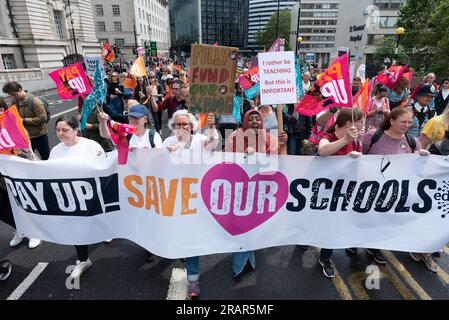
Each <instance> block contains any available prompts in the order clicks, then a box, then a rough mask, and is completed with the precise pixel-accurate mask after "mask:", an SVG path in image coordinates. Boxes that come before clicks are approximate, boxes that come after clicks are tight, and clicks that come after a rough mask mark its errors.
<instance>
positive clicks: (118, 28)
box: [114, 21, 122, 32]
mask: <svg viewBox="0 0 449 320" xmlns="http://www.w3.org/2000/svg"><path fill="white" fill-rule="evenodd" d="M114 29H115V31H118V32H122V23H121V22H120V21H114Z"/></svg>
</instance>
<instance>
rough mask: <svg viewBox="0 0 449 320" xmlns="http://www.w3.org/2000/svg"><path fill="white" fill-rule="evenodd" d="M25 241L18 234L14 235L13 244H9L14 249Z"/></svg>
mask: <svg viewBox="0 0 449 320" xmlns="http://www.w3.org/2000/svg"><path fill="white" fill-rule="evenodd" d="M22 241H23V237H19V234H18V233H17V232H15V233H14V238H12V240H11V242H10V243H9V246H10V247H11V248H14V247H16V246H18V245H19V244H20V243H21V242H22Z"/></svg>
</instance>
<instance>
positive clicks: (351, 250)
mask: <svg viewBox="0 0 449 320" xmlns="http://www.w3.org/2000/svg"><path fill="white" fill-rule="evenodd" d="M345 251H346V253H347V254H348V255H350V256H355V255H356V254H357V248H346V249H345Z"/></svg>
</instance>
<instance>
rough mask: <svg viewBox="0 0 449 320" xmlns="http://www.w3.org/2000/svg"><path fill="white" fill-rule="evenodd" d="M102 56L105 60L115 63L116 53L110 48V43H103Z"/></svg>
mask: <svg viewBox="0 0 449 320" xmlns="http://www.w3.org/2000/svg"><path fill="white" fill-rule="evenodd" d="M101 56H102V57H103V60H107V61H109V62H114V60H115V53H114V50H112V49H111V47H110V46H109V43H107V42H105V43H103V50H102V51H101Z"/></svg>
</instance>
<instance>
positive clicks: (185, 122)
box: [163, 110, 219, 298]
mask: <svg viewBox="0 0 449 320" xmlns="http://www.w3.org/2000/svg"><path fill="white" fill-rule="evenodd" d="M207 125H208V132H207V136H206V135H203V134H193V133H194V132H195V131H197V130H198V120H197V119H196V118H195V116H194V115H193V114H191V113H189V112H188V111H187V110H179V111H176V112H175V113H174V114H173V117H172V118H171V119H170V120H169V121H168V127H169V128H170V129H171V130H172V131H173V133H174V135H172V136H170V137H168V138H167V139H165V140H164V143H163V147H164V148H167V149H168V151H169V152H171V153H174V152H181V151H182V150H183V149H187V150H191V151H193V152H196V153H203V152H210V151H212V150H214V149H216V147H217V145H219V144H218V142H219V135H218V131H217V130H216V129H215V125H216V123H215V115H214V114H213V113H209V114H208V116H207ZM187 280H188V281H189V288H188V295H189V296H190V297H191V298H194V297H198V296H199V295H200V281H199V280H200V257H189V258H187Z"/></svg>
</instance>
